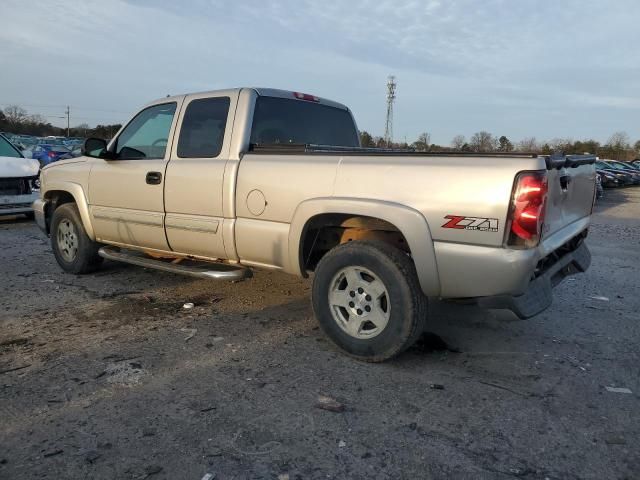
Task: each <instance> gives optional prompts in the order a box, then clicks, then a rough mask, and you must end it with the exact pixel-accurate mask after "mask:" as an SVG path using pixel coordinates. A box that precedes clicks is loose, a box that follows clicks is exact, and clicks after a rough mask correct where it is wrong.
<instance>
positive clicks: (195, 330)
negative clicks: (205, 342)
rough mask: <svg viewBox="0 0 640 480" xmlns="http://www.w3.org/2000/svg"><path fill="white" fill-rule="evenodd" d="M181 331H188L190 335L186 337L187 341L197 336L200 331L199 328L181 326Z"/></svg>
mask: <svg viewBox="0 0 640 480" xmlns="http://www.w3.org/2000/svg"><path fill="white" fill-rule="evenodd" d="M180 331H181V332H185V333H188V335H187V336H186V337H184V341H185V342H188V341H189V340H191V339H192V338H193V337H195V336H196V333H198V329H197V328H181V329H180Z"/></svg>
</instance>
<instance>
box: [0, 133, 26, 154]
mask: <svg viewBox="0 0 640 480" xmlns="http://www.w3.org/2000/svg"><path fill="white" fill-rule="evenodd" d="M0 157H13V158H21V157H22V154H21V153H20V152H19V151H18V149H17V148H16V147H14V146H13V145H11V143H10V142H9V140H7V139H6V138H4V137H3V136H1V135H0Z"/></svg>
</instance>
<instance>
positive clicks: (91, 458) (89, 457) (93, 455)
mask: <svg viewBox="0 0 640 480" xmlns="http://www.w3.org/2000/svg"><path fill="white" fill-rule="evenodd" d="M101 456H102V455H101V454H100V452H98V451H97V450H89V451H88V452H86V453H85V455H84V459H85V460H86V461H87V463H93V462H95V461H96V460H98V459H99V458H100V457H101Z"/></svg>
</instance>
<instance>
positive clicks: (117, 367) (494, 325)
mask: <svg viewBox="0 0 640 480" xmlns="http://www.w3.org/2000/svg"><path fill="white" fill-rule="evenodd" d="M639 239H640V191H638V189H631V188H627V189H617V190H615V191H610V192H607V194H606V196H605V198H604V199H603V200H602V201H600V202H599V203H598V205H597V207H596V211H595V215H594V218H593V226H592V228H591V230H590V235H589V238H588V244H589V246H590V248H591V251H592V254H593V263H592V266H591V269H590V270H589V271H588V272H587V273H586V274H584V275H577V276H575V277H573V278H570V279H568V280H567V281H565V282H564V283H563V284H561V285H560V286H559V287H558V288H557V289H556V291H555V294H556V296H555V300H554V304H553V306H552V307H551V308H550V309H549V310H547V311H546V312H544V313H543V314H541V315H539V316H537V317H534V318H533V319H530V320H525V321H522V320H518V319H517V318H516V317H515V316H513V315H512V314H511V313H509V312H506V311H496V310H494V311H488V310H481V309H479V308H477V307H474V306H470V305H466V306H461V305H453V304H448V303H443V302H437V301H432V302H431V305H430V319H429V331H430V332H431V333H429V334H426V335H425V336H424V337H423V339H422V340H421V342H420V343H419V344H418V345H417V346H416V347H414V348H412V349H411V350H410V351H409V352H407V353H405V354H404V355H402V356H401V357H400V358H398V359H396V360H393V361H390V362H387V363H384V364H365V363H360V362H358V361H355V360H352V359H350V358H348V357H346V356H344V355H343V354H341V353H339V352H338V351H337V350H336V349H335V348H334V347H333V346H332V344H331V343H330V342H329V341H328V340H327V339H325V338H324V336H323V335H322V333H321V332H320V331H319V329H318V327H317V325H316V322H315V320H314V319H313V316H312V312H311V308H310V301H309V290H310V285H311V283H310V281H307V280H298V279H296V278H294V277H289V276H286V275H284V274H280V273H273V272H256V275H255V277H254V278H253V279H252V280H250V281H246V282H242V283H234V284H223V283H214V282H210V281H204V280H193V279H189V278H183V277H179V276H174V275H170V274H160V273H158V272H155V271H150V270H143V269H139V268H136V267H129V266H124V265H119V264H113V263H107V264H105V267H104V268H103V269H102V270H101V271H100V272H99V273H97V274H94V275H90V276H73V275H68V274H63V273H62V272H61V270H60V269H59V267H58V266H57V264H56V263H55V260H54V257H53V255H52V253H51V250H50V247H49V244H48V241H47V239H45V237H44V236H43V235H42V234H41V233H40V231H39V230H38V229H37V227H36V226H35V225H34V224H33V223H32V222H29V221H26V220H21V219H20V220H16V219H3V220H0V247H1V249H0V262H1V265H2V267H3V268H2V273H3V275H2V278H1V279H0V282H2V285H1V286H0V291H1V292H2V293H1V294H0V299H1V301H0V385H1V387H0V415H1V417H0V418H2V423H1V427H0V445H2V448H1V449H0V478H7V479H9V478H12V479H13V478H16V479H17V478H20V479H31V478H33V479H35V478H38V479H40V478H55V479H60V478H92V479H114V478H119V479H127V478H131V479H143V478H152V479H161V478H166V479H196V480H199V479H201V478H202V477H203V476H205V474H207V473H210V474H212V475H215V478H217V479H231V478H234V479H242V478H280V479H285V478H290V479H293V478H303V479H307V478H362V479H369V478H380V479H387V478H388V479H396V478H497V479H500V478H504V479H508V478H530V479H545V478H549V479H578V478H580V479H582V478H584V479H591V478H593V479H596V478H597V479H602V478H608V479H609V478H616V479H625V478H627V479H632V478H638V477H640V449H639V448H638V438H639V437H640V417H639V416H638V414H637V412H638V409H639V407H640V404H639V401H638V399H639V395H638V394H639V393H640V376H639V374H638V372H639V369H638V364H639V363H638V361H639V359H640V358H639V357H640V355H639V354H638V341H639V340H640V326H639V322H638V320H640V315H639V314H638V312H639V311H640V273H639V272H638V265H639V260H638V259H639V258H640V240H639ZM185 302H193V303H194V304H195V307H194V308H193V309H184V308H183V305H184V303H185ZM607 387H609V389H607ZM625 389H628V390H625ZM628 391H630V392H631V393H628ZM625 392H627V393H625ZM321 395H325V396H329V397H332V398H334V399H336V400H337V402H339V403H340V404H341V405H343V406H344V410H342V408H335V409H334V410H337V411H329V410H325V409H321V408H317V402H318V397H319V396H321ZM341 410H342V411H341ZM287 476H288V477H287Z"/></svg>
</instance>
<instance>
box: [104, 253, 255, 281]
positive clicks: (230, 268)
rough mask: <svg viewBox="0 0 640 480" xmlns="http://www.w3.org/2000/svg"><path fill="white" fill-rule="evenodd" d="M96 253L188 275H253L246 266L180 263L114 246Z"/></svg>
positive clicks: (233, 277)
mask: <svg viewBox="0 0 640 480" xmlns="http://www.w3.org/2000/svg"><path fill="white" fill-rule="evenodd" d="M98 255H100V256H101V257H102V258H106V259H107V260H114V261H116V262H123V263H130V264H131V265H137V266H139V267H145V268H154V269H156V270H162V271H163V272H170V273H178V274H180V275H187V276H189V277H196V278H208V279H210V280H211V279H213V280H228V281H231V280H243V279H245V278H251V277H252V276H253V274H252V272H251V270H250V269H249V268H246V267H240V266H235V265H227V264H226V263H210V262H194V261H191V260H186V259H185V260H186V261H187V262H188V265H184V264H182V265H181V264H178V263H169V262H166V261H163V260H156V259H154V258H149V257H147V256H146V255H144V254H142V253H138V252H134V251H131V250H119V249H117V248H114V247H102V248H101V249H100V250H98Z"/></svg>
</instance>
